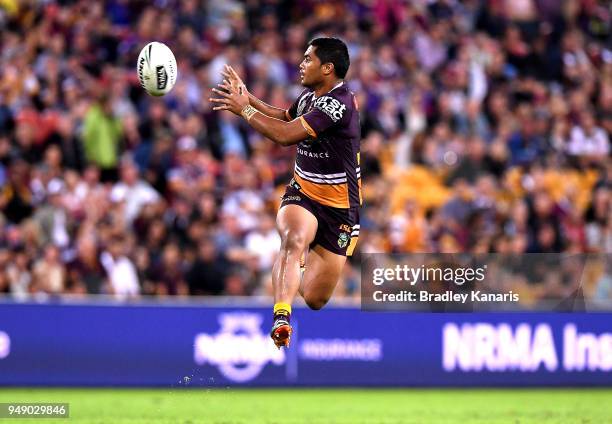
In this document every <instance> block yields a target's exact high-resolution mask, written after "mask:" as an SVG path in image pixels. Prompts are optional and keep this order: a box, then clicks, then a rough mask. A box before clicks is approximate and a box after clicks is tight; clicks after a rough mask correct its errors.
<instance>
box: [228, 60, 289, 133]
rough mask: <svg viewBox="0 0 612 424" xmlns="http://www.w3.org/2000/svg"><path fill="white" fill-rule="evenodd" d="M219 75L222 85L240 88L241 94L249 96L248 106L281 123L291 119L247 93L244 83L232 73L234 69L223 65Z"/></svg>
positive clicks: (281, 110) (286, 114) (284, 113)
mask: <svg viewBox="0 0 612 424" xmlns="http://www.w3.org/2000/svg"><path fill="white" fill-rule="evenodd" d="M221 75H223V77H224V78H225V79H224V80H223V82H224V84H227V85H231V86H235V87H238V88H239V89H240V87H242V90H243V92H246V93H247V95H248V96H249V104H250V105H251V106H253V107H254V108H255V109H257V110H258V111H260V112H261V113H263V114H264V115H267V116H270V117H272V118H276V119H280V120H281V121H290V120H291V117H290V116H289V113H288V111H287V110H285V109H281V108H278V107H274V106H272V105H269V104H267V103H266V102H264V101H263V100H260V99H258V98H257V97H255V96H254V95H253V94H251V93H249V91H248V90H247V88H246V85H245V84H244V82H242V79H241V78H240V77H239V76H238V74H237V73H236V71H234V68H232V67H231V66H229V65H225V67H224V69H223V70H222V71H221Z"/></svg>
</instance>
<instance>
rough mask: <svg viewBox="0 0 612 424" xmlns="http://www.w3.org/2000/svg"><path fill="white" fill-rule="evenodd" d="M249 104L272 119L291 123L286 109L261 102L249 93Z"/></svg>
mask: <svg viewBox="0 0 612 424" xmlns="http://www.w3.org/2000/svg"><path fill="white" fill-rule="evenodd" d="M249 104H250V105H251V106H253V107H254V108H255V109H257V110H258V111H260V112H261V113H263V114H264V115H267V116H269V117H271V118H276V119H280V120H281V121H289V120H291V117H290V116H289V112H288V111H287V110H286V109H280V108H278V107H274V106H271V105H269V104H267V103H266V102H264V101H262V100H259V99H258V98H257V97H255V96H254V95H252V94H251V93H249Z"/></svg>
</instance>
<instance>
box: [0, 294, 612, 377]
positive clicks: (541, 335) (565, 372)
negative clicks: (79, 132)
mask: <svg viewBox="0 0 612 424" xmlns="http://www.w3.org/2000/svg"><path fill="white" fill-rule="evenodd" d="M270 315H271V314H270V308H263V307H241V308H231V307H211V306H206V305H189V306H176V307H167V306H161V307H160V306H158V305H154V304H148V305H129V306H128V305H125V306H117V305H73V304H70V305H60V304H55V305H54V304H47V305H44V304H27V303H24V304H9V303H5V304H1V305H0V386H19V385H21V386H37V385H41V386H42V385H47V386H48V385H56V386H71V385H74V386H157V387H179V386H184V385H189V386H202V387H215V386H217V387H227V386H230V387H237V386H276V387H286V386H317V387H320V386H361V387H364V386H368V387H370V386H456V387H464V386H545V385H550V386H612V314H609V313H591V314H589V313H574V314H554V313H481V314H478V313H471V314H468V313H463V314H429V313H405V312H382V313H378V312H363V311H361V310H359V309H356V308H334V307H326V308H325V309H323V310H321V311H310V310H308V309H303V308H296V309H295V310H294V314H293V317H292V324H293V325H294V329H295V332H294V337H293V338H292V341H291V347H290V348H289V349H287V350H284V349H283V350H277V349H276V348H275V347H274V346H273V343H272V342H271V340H270V338H269V336H268V331H269V327H270V324H271V321H272V320H271V316H270ZM41 323H44V326H43V327H44V328H43V327H41Z"/></svg>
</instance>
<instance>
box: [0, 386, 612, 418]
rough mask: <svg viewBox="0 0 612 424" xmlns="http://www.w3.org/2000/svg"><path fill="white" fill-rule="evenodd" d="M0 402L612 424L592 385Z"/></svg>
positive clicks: (48, 396) (77, 392)
mask: <svg viewBox="0 0 612 424" xmlns="http://www.w3.org/2000/svg"><path fill="white" fill-rule="evenodd" d="M0 402H68V403H70V418H69V419H66V420H59V419H52V420H42V422H48V423H56V422H68V423H111V424H115V423H207V424H208V423H211V424H212V423H218V424H222V423H223V424H233V423H245V424H258V423H279V424H281V423H282V424H293V423H295V424H297V423H300V424H301V423H304V424H315V423H316V424H319V423H320V424H328V423H343V424H344V423H346V424H359V423H367V424H370V423H372V424H379V423H381V424H382V423H390V424H391V423H397V424H399V423H419V424H420V423H460V424H468V423H487V424H491V423H513V424H518V423H520V424H522V423H537V424H544V423H597V424H603V423H612V390H592V389H589V390H581V389H573V390H550V389H541V390H537V389H536V390H487V389H481V390H469V389H456V390H438V389H434V390H421V389H419V390H417V389H397V390H394V389H384V390H383V389H363V390H359V389H330V390H327V389H314V390H308V389H306V390H294V389H286V390H252V389H231V388H230V389H214V390H207V389H187V390H185V389H183V390H163V389H159V390H155V389H153V390H131V389H125V390H120V389H0ZM10 421H12V420H10ZM33 421H36V422H41V420H40V419H38V420H33V419H25V420H18V422H33Z"/></svg>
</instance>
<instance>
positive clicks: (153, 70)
mask: <svg viewBox="0 0 612 424" xmlns="http://www.w3.org/2000/svg"><path fill="white" fill-rule="evenodd" d="M136 70H137V72H138V80H139V81H140V85H141V86H142V88H144V89H145V91H146V92H147V93H149V94H150V95H152V96H163V95H165V94H168V93H169V92H170V90H172V87H174V83H176V76H177V74H178V69H177V67H176V59H175V58H174V54H173V53H172V50H170V48H169V47H168V46H166V45H165V44H164V43H159V42H157V41H153V42H151V43H149V44H147V45H146V46H144V47H143V48H142V50H141V51H140V55H138V64H137V65H136Z"/></svg>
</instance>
